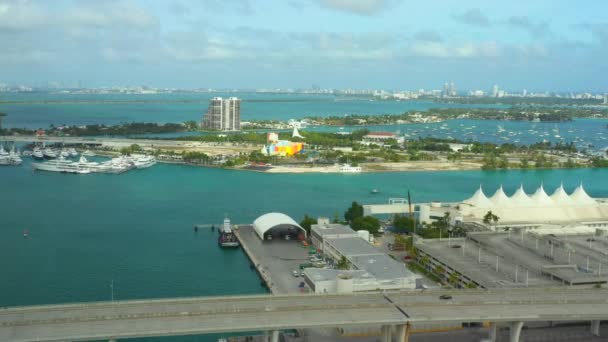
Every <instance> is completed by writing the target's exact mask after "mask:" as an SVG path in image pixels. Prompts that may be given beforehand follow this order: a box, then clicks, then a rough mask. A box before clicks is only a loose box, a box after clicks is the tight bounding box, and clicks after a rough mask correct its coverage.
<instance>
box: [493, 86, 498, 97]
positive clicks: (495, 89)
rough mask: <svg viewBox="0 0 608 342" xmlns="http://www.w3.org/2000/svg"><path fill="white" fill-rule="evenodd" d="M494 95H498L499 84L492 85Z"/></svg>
mask: <svg viewBox="0 0 608 342" xmlns="http://www.w3.org/2000/svg"><path fill="white" fill-rule="evenodd" d="M492 97H498V84H495V85H494V86H493V87H492Z"/></svg>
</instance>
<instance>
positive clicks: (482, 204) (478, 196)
mask: <svg viewBox="0 0 608 342" xmlns="http://www.w3.org/2000/svg"><path fill="white" fill-rule="evenodd" d="M464 203H467V204H470V205H472V206H474V207H477V208H492V207H493V206H494V204H493V203H492V202H490V200H489V199H488V197H486V194H484V193H483V190H482V189H481V186H480V187H479V189H477V191H475V193H474V194H473V196H471V198H469V199H466V200H464Z"/></svg>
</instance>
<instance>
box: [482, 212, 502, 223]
mask: <svg viewBox="0 0 608 342" xmlns="http://www.w3.org/2000/svg"><path fill="white" fill-rule="evenodd" d="M499 219H500V218H499V217H498V216H496V215H494V214H493V213H492V210H490V211H488V212H487V213H486V214H485V215H484V217H483V223H485V224H487V225H491V224H492V223H494V226H496V224H497V223H498V220H499Z"/></svg>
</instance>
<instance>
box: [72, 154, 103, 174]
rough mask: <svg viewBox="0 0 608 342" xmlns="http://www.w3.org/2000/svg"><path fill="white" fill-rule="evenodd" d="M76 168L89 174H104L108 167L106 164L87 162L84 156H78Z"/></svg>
mask: <svg viewBox="0 0 608 342" xmlns="http://www.w3.org/2000/svg"><path fill="white" fill-rule="evenodd" d="M76 163H77V164H78V166H80V167H81V168H84V169H89V170H91V172H106V171H108V169H109V166H108V165H106V164H102V163H98V162H92V161H88V160H87V158H86V157H85V156H80V159H79V160H78V162H76Z"/></svg>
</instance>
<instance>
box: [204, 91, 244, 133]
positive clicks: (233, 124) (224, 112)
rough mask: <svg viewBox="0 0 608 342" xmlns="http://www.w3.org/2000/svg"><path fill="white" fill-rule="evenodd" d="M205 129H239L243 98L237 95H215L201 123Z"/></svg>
mask: <svg viewBox="0 0 608 342" xmlns="http://www.w3.org/2000/svg"><path fill="white" fill-rule="evenodd" d="M201 127H202V128H203V129H213V130H218V131H239V130H240V129H241V100H240V99H239V98H236V97H230V98H227V99H223V98H221V97H214V98H213V99H211V100H210V101H209V108H208V109H207V113H206V114H205V115H204V116H203V120H202V123H201Z"/></svg>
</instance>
